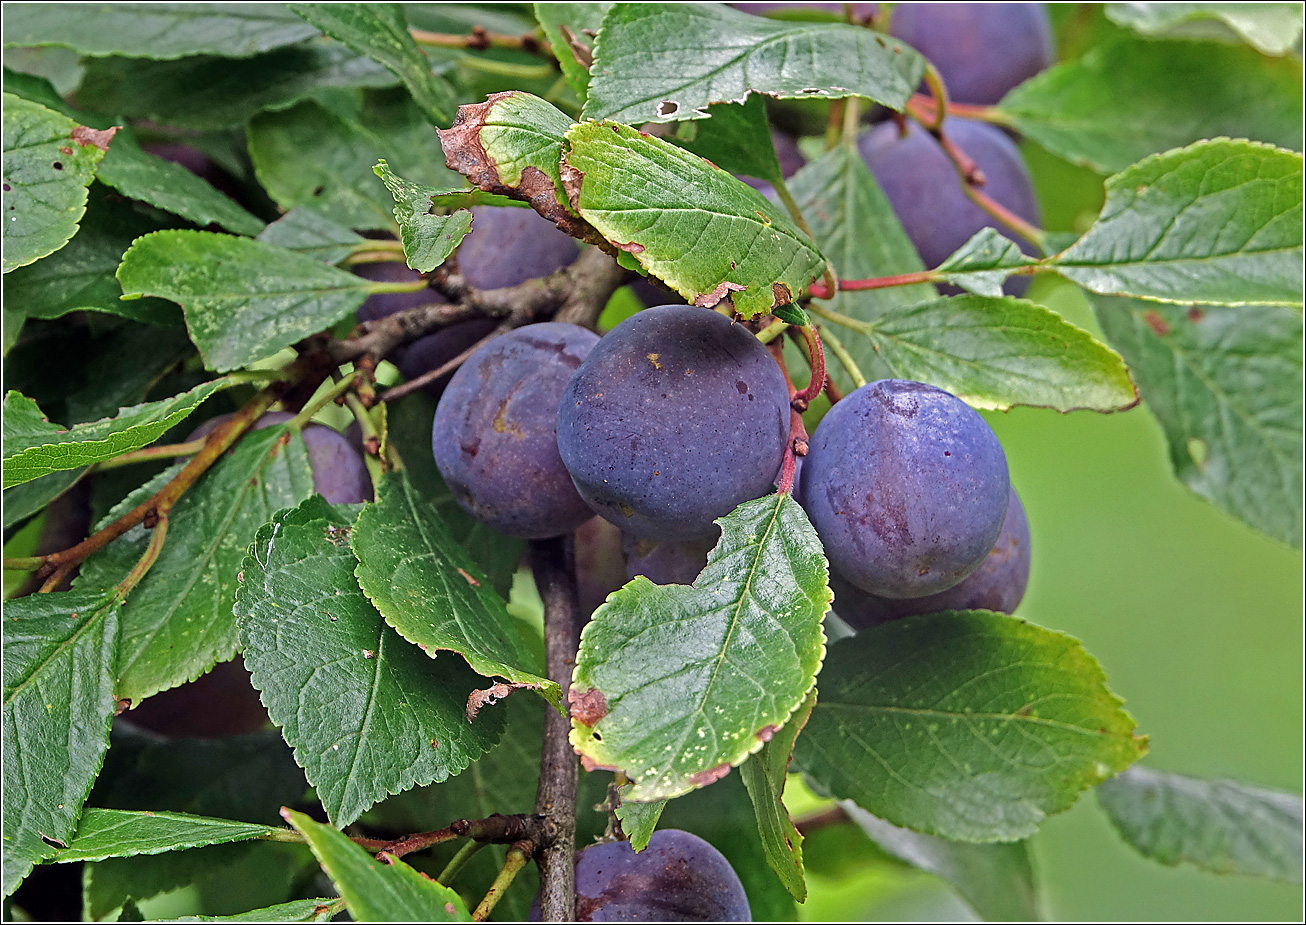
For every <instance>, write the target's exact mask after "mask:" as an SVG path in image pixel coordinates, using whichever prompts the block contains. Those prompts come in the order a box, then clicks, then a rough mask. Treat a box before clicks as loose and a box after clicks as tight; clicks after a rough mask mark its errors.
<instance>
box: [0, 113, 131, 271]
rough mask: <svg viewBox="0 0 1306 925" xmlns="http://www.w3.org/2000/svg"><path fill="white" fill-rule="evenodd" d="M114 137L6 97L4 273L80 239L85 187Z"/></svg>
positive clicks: (84, 204)
mask: <svg viewBox="0 0 1306 925" xmlns="http://www.w3.org/2000/svg"><path fill="white" fill-rule="evenodd" d="M112 137H113V132H112V131H109V132H96V131H93V130H91V129H87V128H86V127H85V126H81V125H78V124H77V123H76V122H74V121H73V120H72V119H69V118H68V117H67V116H64V115H60V114H59V113H57V112H52V111H51V110H49V109H46V108H45V107H44V106H42V105H40V104H39V103H33V102H31V101H29V100H25V99H22V98H21V97H17V96H14V95H13V94H12V93H6V94H4V187H5V190H4V199H3V201H4V214H5V221H4V223H3V225H4V260H3V266H4V272H5V273H8V272H9V271H10V270H13V269H15V268H17V267H22V266H26V265H27V264H29V263H35V262H36V261H37V260H40V259H41V258H42V257H44V256H46V255H47V254H53V253H54V252H55V251H57V250H58V249H59V248H61V247H63V246H64V245H65V244H67V243H68V240H69V239H70V238H71V237H72V236H73V235H74V234H76V233H77V223H78V221H80V220H81V217H82V213H84V212H85V211H86V187H87V185H88V184H89V183H90V182H91V178H92V177H94V176H95V166H96V164H98V163H99V162H100V159H101V158H103V157H104V152H105V151H106V150H108V147H109V139H111V138H112Z"/></svg>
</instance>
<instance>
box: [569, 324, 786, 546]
mask: <svg viewBox="0 0 1306 925" xmlns="http://www.w3.org/2000/svg"><path fill="white" fill-rule="evenodd" d="M788 437H789V393H788V390H787V388H786V386H785V381H784V376H783V375H782V374H781V372H780V369H779V367H778V366H776V363H775V360H774V359H773V358H772V357H771V354H770V353H769V352H768V351H767V349H766V348H765V347H764V346H762V344H761V342H760V341H758V339H757V338H756V337H754V336H753V334H752V333H751V332H749V330H748V329H747V328H745V327H744V326H743V325H739V324H733V323H732V322H731V321H730V319H729V318H727V317H725V316H724V315H722V314H719V313H718V312H714V311H712V310H711V309H706V308H698V307H696V306H691V305H663V306H659V307H657V308H650V309H645V310H644V311H642V312H639V313H637V314H635V315H632V316H631V317H630V318H627V319H626V320H625V321H623V322H622V323H621V324H619V325H617V327H615V328H613V329H612V331H610V332H609V333H608V334H607V335H606V336H605V337H604V338H603V339H602V340H601V341H599V343H598V345H597V346H596V347H595V348H594V350H593V351H591V353H590V355H589V356H588V357H587V358H586V359H585V362H584V363H582V364H581V366H580V369H578V370H577V371H576V375H575V376H573V377H572V379H571V381H570V382H569V383H567V388H566V392H565V394H564V395H563V397H562V403H561V405H560V406H559V408H558V451H559V453H560V454H561V455H562V461H563V463H564V465H566V467H567V471H568V472H570V473H571V478H572V481H574V482H575V483H576V489H577V490H578V491H579V492H580V495H581V497H582V498H584V499H585V500H586V501H587V502H588V503H589V505H590V507H592V508H594V510H595V511H597V512H598V513H599V514H600V515H602V516H603V517H604V518H606V519H607V520H609V521H611V522H612V523H614V524H616V525H617V526H619V527H621V529H622V530H624V531H626V532H627V533H633V534H635V535H636V536H641V537H644V538H645V539H652V540H687V539H692V538H694V537H702V536H706V535H707V534H709V533H711V532H712V531H713V529H714V526H713V521H714V520H715V519H716V518H718V517H722V516H724V515H726V514H728V513H730V512H731V511H732V510H734V509H735V507H737V506H738V505H739V504H741V503H743V502H744V501H748V500H751V499H753V498H758V497H761V496H762V495H764V494H766V493H767V492H768V491H770V489H771V486H772V484H773V483H774V481H775V477H776V473H777V472H778V470H779V468H780V461H781V458H782V456H783V453H784V447H785V443H786V442H787V441H788Z"/></svg>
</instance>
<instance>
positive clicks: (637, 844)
mask: <svg viewBox="0 0 1306 925" xmlns="http://www.w3.org/2000/svg"><path fill="white" fill-rule="evenodd" d="M745 766H747V762H746V763H745ZM631 786H632V785H630V784H626V785H625V786H624V787H622V788H621V790H620V793H621V796H622V798H623V799H622V801H621V802H620V803H618V804H617V809H616V814H617V819H619V820H620V821H621V831H622V832H623V833H625V836H626V840H627V841H629V842H630V847H632V848H634V849H635V851H637V852H638V851H643V850H644V849H645V848H647V847H648V842H649V839H650V838H652V837H653V832H654V831H655V830H656V829H657V827H658V820H659V819H661V818H662V811H663V810H664V809H666V808H667V802H668V801H667V800H658V801H657V802H656V803H631V802H629V801H627V800H626V799H625V796H626V795H627V794H629V793H630V790H631Z"/></svg>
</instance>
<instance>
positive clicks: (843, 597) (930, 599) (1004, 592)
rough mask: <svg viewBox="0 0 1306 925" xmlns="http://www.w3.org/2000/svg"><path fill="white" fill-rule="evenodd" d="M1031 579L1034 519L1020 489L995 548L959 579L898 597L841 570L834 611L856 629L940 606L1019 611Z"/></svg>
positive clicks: (834, 578)
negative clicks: (873, 590)
mask: <svg viewBox="0 0 1306 925" xmlns="http://www.w3.org/2000/svg"><path fill="white" fill-rule="evenodd" d="M1028 584H1029V521H1028V520H1027V519H1026V517H1025V507H1024V505H1022V504H1021V503H1020V498H1019V497H1017V495H1016V490H1015V489H1014V488H1013V489H1011V495H1010V498H1009V500H1008V501H1007V517H1006V519H1005V520H1004V521H1003V522H1002V532H1001V533H1000V534H998V541H997V543H995V544H994V546H993V549H992V550H990V552H989V554H988V555H987V556H985V557H984V561H983V562H982V563H980V567H979V568H977V569H975V571H973V572H971V573H970V574H969V575H967V576H966V577H965V578H963V579H962V580H961V582H960V583H959V584H956V585H953V586H952V587H951V588H948V589H947V590H946V591H940V592H939V593H938V594H929V595H926V596H925V597H908V598H900V599H897V600H895V599H893V598H888V597H876V596H875V595H874V594H867V593H866V592H865V591H863V590H861V589H860V588H858V587H857V586H856V585H853V584H849V583H848V582H846V581H844V580H843V579H842V578H840V577H839V576H838V575H835V574H831V575H830V587H831V589H833V591H834V610H835V613H837V614H839V616H841V617H843V619H844V620H845V621H846V622H847V623H848V625H849V626H851V627H853V628H854V629H859V630H860V629H866V628H868V627H871V626H878V625H880V624H881V623H885V622H887V621H889V620H897V619H899V618H901V617H911V616H915V615H917V614H925V613H938V612H939V611H941V610H994V611H997V612H998V613H1015V612H1016V607H1017V606H1018V605H1019V604H1020V599H1021V598H1022V597H1024V596H1025V587H1026V585H1028Z"/></svg>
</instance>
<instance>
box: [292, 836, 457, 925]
mask: <svg viewBox="0 0 1306 925" xmlns="http://www.w3.org/2000/svg"><path fill="white" fill-rule="evenodd" d="M285 816H286V821H287V822H289V823H290V824H291V825H293V826H294V827H295V828H296V829H298V830H299V831H300V832H301V833H303V835H304V837H305V838H307V839H308V846H309V847H310V848H312V849H313V853H314V854H315V855H317V859H318V860H319V861H320V862H321V863H322V869H323V870H324V871H326V873H327V876H329V877H330V878H331V880H332V882H334V883H335V885H336V887H337V888H338V889H339V890H340V895H341V896H342V897H343V898H344V900H345V903H346V904H347V905H348V907H349V913H350V915H352V916H353V917H354V920H355V921H358V922H470V921H471V920H472V918H471V916H470V915H469V914H468V912H467V907H466V906H465V905H463V901H462V899H461V898H460V897H459V896H458V894H457V893H455V892H454V891H453V890H451V889H449V888H448V887H446V886H441V885H440V884H438V883H436V882H435V881H434V880H432V879H431V878H430V877H427V876H424V875H423V874H420V873H418V872H417V871H415V870H413V868H411V867H409V866H408V865H407V864H405V863H404V862H403V861H401V860H399V859H398V858H391V859H390V861H389V863H386V864H383V863H381V862H380V861H377V860H375V859H374V858H372V857H371V856H370V855H368V853H367V852H366V851H364V850H363V849H362V848H360V847H359V846H358V845H356V844H354V843H353V842H351V841H350V840H349V839H348V838H346V837H345V836H344V835H343V834H341V833H340V832H337V831H336V830H335V829H333V828H331V827H330V826H325V825H322V824H321V823H318V822H314V821H313V820H312V819H310V818H309V817H308V816H305V815H304V814H303V813H297V812H294V811H292V810H286V812H285Z"/></svg>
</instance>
